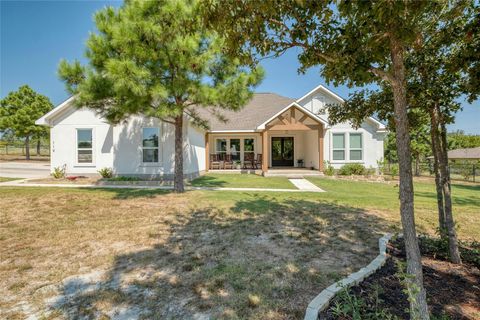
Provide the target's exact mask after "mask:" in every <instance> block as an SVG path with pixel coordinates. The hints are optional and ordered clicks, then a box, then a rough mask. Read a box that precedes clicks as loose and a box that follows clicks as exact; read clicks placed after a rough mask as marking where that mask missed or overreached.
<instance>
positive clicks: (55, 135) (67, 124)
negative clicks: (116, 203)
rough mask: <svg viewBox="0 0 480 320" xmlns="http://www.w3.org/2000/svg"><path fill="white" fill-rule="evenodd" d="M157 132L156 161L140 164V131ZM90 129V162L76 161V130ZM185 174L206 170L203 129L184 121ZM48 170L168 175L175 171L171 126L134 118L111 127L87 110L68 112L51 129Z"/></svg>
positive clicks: (151, 120)
mask: <svg viewBox="0 0 480 320" xmlns="http://www.w3.org/2000/svg"><path fill="white" fill-rule="evenodd" d="M144 127H156V128H159V130H160V138H159V139H160V140H159V162H158V163H143V162H142V128H144ZM78 128H92V130H93V131H92V132H93V146H94V148H93V149H94V152H93V159H94V161H93V163H92V164H78V163H77V162H76V155H77V152H76V130H77V129H78ZM184 136H185V137H186V138H185V143H184V172H185V174H187V175H189V176H192V175H193V176H194V175H196V174H198V173H199V172H200V171H203V170H205V143H204V133H203V131H202V130H200V129H198V128H196V127H194V126H192V125H190V123H189V122H188V121H186V122H185V127H184ZM51 141H52V147H51V148H52V156H51V168H52V169H53V168H54V167H57V166H62V165H64V164H66V165H67V173H68V174H95V173H97V171H98V170H99V169H101V168H103V167H111V168H113V170H114V173H115V174H116V175H126V176H128V175H144V176H148V177H156V176H161V175H164V176H171V175H173V172H174V167H173V166H174V127H173V125H171V124H167V123H163V122H161V121H159V120H158V119H147V118H144V117H140V116H136V117H131V118H130V119H128V121H126V122H125V123H122V124H119V125H116V126H111V125H109V124H107V123H106V122H104V121H103V119H101V118H100V117H98V116H96V115H95V113H94V112H93V111H91V110H88V109H80V110H74V109H70V110H68V111H66V112H65V113H63V114H60V115H58V116H57V117H56V119H55V120H54V122H53V127H52V128H51Z"/></svg>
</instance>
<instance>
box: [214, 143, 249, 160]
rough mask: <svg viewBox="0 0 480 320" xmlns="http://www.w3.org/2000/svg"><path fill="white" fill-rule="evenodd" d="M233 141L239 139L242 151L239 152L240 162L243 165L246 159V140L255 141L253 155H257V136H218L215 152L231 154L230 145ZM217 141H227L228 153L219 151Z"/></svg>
mask: <svg viewBox="0 0 480 320" xmlns="http://www.w3.org/2000/svg"><path fill="white" fill-rule="evenodd" d="M232 139H238V140H240V150H239V151H237V152H239V153H240V161H241V162H242V163H243V159H244V158H245V139H252V140H253V154H254V156H256V155H257V146H256V145H257V138H256V137H255V136H217V137H214V140H213V142H214V146H215V148H214V150H215V153H216V154H220V153H225V154H230V148H231V145H230V140H232ZM217 140H226V141H227V146H226V151H220V150H217ZM248 152H252V151H248Z"/></svg>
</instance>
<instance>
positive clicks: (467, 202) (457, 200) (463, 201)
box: [415, 186, 480, 210]
mask: <svg viewBox="0 0 480 320" xmlns="http://www.w3.org/2000/svg"><path fill="white" fill-rule="evenodd" d="M455 188H458V186H456V187H455ZM474 190H475V189H473V190H472V191H474ZM415 197H422V198H429V199H432V202H433V201H436V200H437V194H436V193H434V192H425V191H415ZM452 202H453V205H454V207H453V209H454V210H455V209H457V210H460V209H459V208H455V205H459V206H472V207H474V206H478V207H480V189H479V194H478V196H470V197H464V196H462V197H460V196H457V195H456V193H455V190H453V191H452Z"/></svg>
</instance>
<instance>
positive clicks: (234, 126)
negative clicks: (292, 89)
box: [196, 93, 295, 131]
mask: <svg viewBox="0 0 480 320" xmlns="http://www.w3.org/2000/svg"><path fill="white" fill-rule="evenodd" d="M294 101H295V99H291V98H287V97H283V96H280V95H278V94H275V93H255V94H254V95H253V98H252V100H250V102H248V103H247V105H246V106H245V107H243V108H242V109H241V110H240V111H237V112H235V111H230V110H222V111H221V114H222V115H223V116H224V117H225V118H226V119H228V121H227V122H226V123H223V122H222V121H219V120H218V119H217V118H216V117H215V116H214V115H212V114H211V113H210V112H208V111H207V110H205V109H201V108H197V109H196V111H197V112H198V113H199V114H200V116H201V117H202V118H203V119H207V120H208V121H209V123H210V130H212V131H216V130H254V129H256V128H257V127H258V126H259V125H261V124H262V123H264V122H265V121H267V120H268V119H270V118H271V117H272V116H274V115H275V114H276V113H277V112H279V111H281V110H282V109H283V108H285V107H286V106H288V105H289V104H291V103H292V102H294Z"/></svg>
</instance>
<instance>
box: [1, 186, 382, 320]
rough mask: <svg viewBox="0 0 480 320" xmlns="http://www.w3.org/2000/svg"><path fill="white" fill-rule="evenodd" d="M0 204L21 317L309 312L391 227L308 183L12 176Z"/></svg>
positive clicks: (4, 281) (6, 292) (9, 284)
mask: <svg viewBox="0 0 480 320" xmlns="http://www.w3.org/2000/svg"><path fill="white" fill-rule="evenodd" d="M0 216H1V217H0V221H1V222H0V223H1V225H0V235H1V237H0V255H1V257H2V259H1V261H0V283H1V285H0V318H11V319H17V318H18V319H24V318H26V316H28V314H29V312H28V311H27V312H25V311H22V310H32V312H33V311H36V312H37V314H36V315H37V316H38V317H39V318H40V317H41V316H46V318H49V317H50V318H54V317H57V316H58V317H63V318H82V317H83V316H85V317H87V318H89V317H92V318H98V317H100V318H101V316H102V315H104V316H105V317H106V316H111V314H112V312H114V311H115V310H117V311H118V310H119V309H118V308H120V307H124V308H127V309H126V310H129V312H138V313H140V314H142V315H143V316H144V317H145V318H148V319H150V318H158V319H193V318H195V317H199V318H201V317H202V316H205V317H206V316H210V317H212V318H214V319H245V318H248V319H299V318H302V317H303V315H304V312H305V308H306V306H307V305H308V303H309V302H310V300H311V299H312V298H313V297H315V296H316V295H317V294H318V292H319V291H321V290H322V289H323V288H325V287H327V286H328V285H330V284H331V283H332V282H334V281H336V280H338V279H339V278H341V277H343V276H345V275H347V274H348V273H350V272H352V271H354V270H356V269H359V268H360V267H362V266H364V265H365V264H366V263H367V262H368V261H369V260H370V259H372V258H373V257H374V256H375V254H376V252H377V250H378V249H377V239H378V237H379V236H380V235H381V234H382V233H383V232H384V231H385V225H384V224H383V223H382V220H381V219H380V218H377V217H375V216H374V215H370V214H368V213H367V212H365V211H363V210H361V209H355V208H351V207H346V206H339V205H335V204H327V203H323V202H322V201H321V200H319V199H316V198H314V197H312V195H311V194H307V193H305V194H295V196H292V195H291V194H287V193H265V192H226V191H223V192H217V191H215V192H213V191H191V192H187V193H186V194H183V195H178V194H173V193H168V192H165V191H160V190H133V189H131V190H125V189H121V190H120V189H96V190H92V189H68V190H67V189H58V188H6V187H4V188H2V189H1V192H0ZM59 295H60V297H59ZM62 295H69V299H67V300H62ZM19 306H22V307H19ZM25 306H27V307H25ZM49 306H50V308H51V309H52V311H51V312H52V313H49V311H48V310H49ZM112 310H113V311H112ZM119 312H120V313H121V309H120V311H119ZM30 313H31V312H30Z"/></svg>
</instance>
